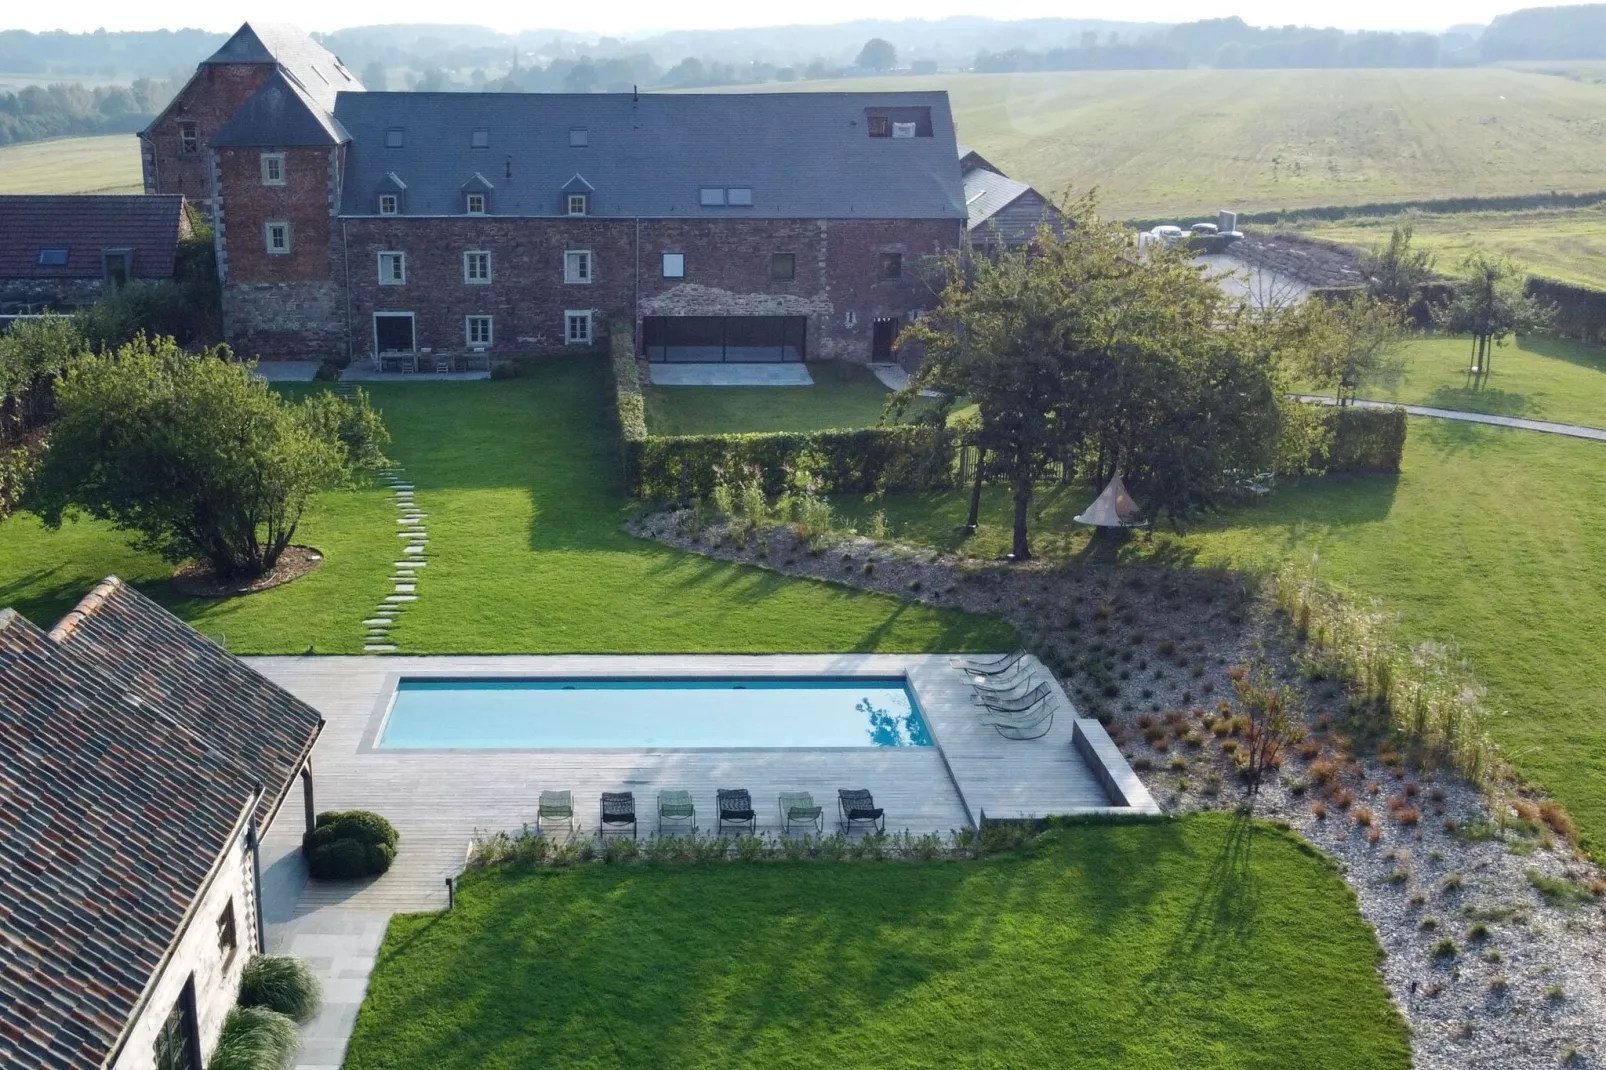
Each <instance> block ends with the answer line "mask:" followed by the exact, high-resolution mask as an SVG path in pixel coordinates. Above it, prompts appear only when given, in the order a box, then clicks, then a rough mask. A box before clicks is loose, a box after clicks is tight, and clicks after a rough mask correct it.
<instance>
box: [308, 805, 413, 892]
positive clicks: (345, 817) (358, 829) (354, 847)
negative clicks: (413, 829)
mask: <svg viewBox="0 0 1606 1070" xmlns="http://www.w3.org/2000/svg"><path fill="white" fill-rule="evenodd" d="M398 839H399V837H398V836H397V834H396V829H395V827H394V826H392V825H391V823H390V822H389V821H386V820H385V819H384V818H382V817H380V816H379V815H378V814H375V813H370V812H369V811H367V810H330V811H326V812H325V813H321V814H319V815H318V820H317V821H316V822H315V823H314V826H313V829H312V831H311V832H309V833H307V834H306V835H305V836H303V837H302V838H301V852H302V854H303V855H305V856H306V860H307V872H308V873H310V874H311V875H312V876H313V877H314V878H316V879H318V880H326V881H327V880H335V881H338V880H352V879H354V878H357V877H372V876H377V875H378V874H380V873H383V872H385V871H386V870H388V869H389V868H390V863H391V862H392V861H393V860H394V859H395V857H396V842H397V840H398Z"/></svg>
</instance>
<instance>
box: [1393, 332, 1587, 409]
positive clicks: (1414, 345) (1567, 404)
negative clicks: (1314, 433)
mask: <svg viewBox="0 0 1606 1070" xmlns="http://www.w3.org/2000/svg"><path fill="white" fill-rule="evenodd" d="M1471 345H1472V343H1471V342H1470V341H1468V340H1466V339H1464V338H1453V337H1443V338H1439V337H1432V338H1416V339H1413V340H1412V341H1410V342H1408V343H1407V344H1406V346H1405V348H1404V350H1403V354H1402V355H1403V356H1404V358H1405V374H1404V376H1403V377H1402V378H1401V379H1400V381H1399V383H1398V384H1396V385H1395V386H1394V387H1393V388H1385V387H1382V386H1369V387H1367V388H1365V389H1364V390H1362V391H1361V394H1362V396H1363V397H1367V398H1372V399H1375V400H1379V401H1398V402H1401V403H1402V404H1406V405H1433V406H1436V407H1438V408H1442V409H1463V410H1465V411H1467V412H1487V413H1493V414H1495V415H1497V416H1525V417H1527V418H1529V419H1531V420H1554V421H1556V422H1558V423H1570V424H1584V425H1585V426H1588V427H1606V349H1602V348H1600V347H1599V346H1586V345H1582V344H1580V343H1577V342H1569V341H1567V340H1566V339H1564V338H1541V337H1535V338H1522V339H1513V340H1508V341H1507V343H1506V344H1505V345H1504V346H1500V347H1497V348H1496V349H1495V351H1494V357H1493V359H1492V361H1491V362H1490V363H1491V366H1492V367H1493V368H1494V371H1493V372H1491V373H1490V375H1489V377H1488V379H1486V380H1485V383H1484V385H1483V386H1482V387H1481V388H1479V389H1476V390H1474V389H1472V387H1471V386H1470V384H1469V382H1468V376H1467V366H1468V365H1469V364H1470V363H1471V360H1470V357H1471V352H1470V349H1471Z"/></svg>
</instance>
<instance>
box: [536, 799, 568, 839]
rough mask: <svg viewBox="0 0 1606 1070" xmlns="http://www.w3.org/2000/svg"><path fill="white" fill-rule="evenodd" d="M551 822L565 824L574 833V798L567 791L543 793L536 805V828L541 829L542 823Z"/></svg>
mask: <svg viewBox="0 0 1606 1070" xmlns="http://www.w3.org/2000/svg"><path fill="white" fill-rule="evenodd" d="M543 821H550V822H553V823H554V824H556V823H557V822H560V821H561V822H563V824H564V826H565V827H566V828H567V829H568V830H569V831H570V832H571V833H572V832H573V831H574V797H573V796H571V795H570V794H569V793H568V792H566V791H543V792H542V793H541V798H540V800H539V801H538V802H537V803H536V805H535V827H536V830H537V831H540V829H541V822H543Z"/></svg>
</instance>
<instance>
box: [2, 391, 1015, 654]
mask: <svg viewBox="0 0 1606 1070" xmlns="http://www.w3.org/2000/svg"><path fill="white" fill-rule="evenodd" d="M605 372H606V369H605V367H604V365H603V363H602V362H600V361H592V360H579V361H569V362H553V363H548V364H541V365H537V366H535V367H533V368H532V369H531V370H530V372H529V375H528V377H527V378H523V379H516V380H509V381H506V382H495V383H492V382H479V383H428V384H424V383H408V384H396V385H390V384H386V385H382V386H378V387H375V388H374V390H373V397H374V401H375V403H376V405H377V406H378V407H379V408H380V409H381V410H382V411H383V413H384V415H385V420H386V423H387V425H388V426H389V428H390V430H391V434H392V436H393V437H394V440H395V441H394V443H393V444H392V447H391V448H390V453H391V454H392V456H394V457H395V458H396V459H397V460H398V461H399V462H400V463H401V464H402V465H404V466H405V467H406V471H407V475H408V477H409V478H410V479H411V480H412V481H413V483H414V484H415V485H416V487H417V500H418V503H419V506H420V507H421V508H422V509H423V510H424V511H425V512H427V513H428V514H429V520H428V524H429V532H430V543H429V552H428V558H427V559H428V561H429V564H428V565H427V566H426V568H425V569H424V573H423V578H422V579H421V581H420V587H419V595H420V598H419V601H418V602H416V603H413V604H412V605H411V606H410V607H409V608H408V610H407V611H406V612H405V613H404V614H403V615H402V618H401V624H400V625H399V626H398V627H397V628H396V629H395V632H396V635H397V639H398V641H399V643H400V645H401V647H402V649H403V651H409V652H429V653H473V652H484V653H516V652H522V653H548V652H562V651H643V652H645V651H777V652H780V651H819V650H872V649H881V650H892V649H896V650H947V649H977V648H986V649H997V648H1000V647H1007V646H1008V645H1009V644H1010V643H1011V642H1012V640H1013V638H1014V633H1013V629H1011V628H1009V627H1008V626H1006V625H1004V624H1002V623H1001V622H999V621H997V620H996V619H993V618H986V617H975V616H968V615H965V614H961V613H955V612H947V611H943V612H939V611H935V610H931V609H927V608H923V607H920V606H916V605H911V604H908V603H904V602H900V601H898V600H896V599H892V598H887V597H883V596H878V595H870V594H864V593H861V592H857V591H853V590H850V589H848V588H845V587H837V586H832V585H828V584H823V583H815V582H811V581H801V580H792V579H786V578H783V577H780V576H777V575H776V574H774V573H769V572H764V571H761V570H757V569H750V568H743V567H738V566H733V565H728V564H721V563H718V562H714V561H710V560H708V559H706V558H702V557H697V556H694V555H690V554H683V553H679V552H676V551H673V550H670V549H668V548H665V547H662V546H659V545H657V544H655V543H650V542H645V541H642V540H638V539H634V538H631V537H629V536H627V535H625V534H624V533H623V532H621V531H620V523H621V522H622V521H623V520H624V518H625V516H626V509H627V505H626V503H625V501H624V500H623V495H622V491H621V486H620V483H621V481H620V478H619V468H618V464H617V461H616V459H615V452H614V451H615V437H616V432H615V431H614V430H613V427H612V425H611V423H610V420H609V417H608V412H607V406H606V394H605V390H604V386H605V383H604V378H603V376H604V374H605ZM395 530H396V512H395V509H394V507H393V506H392V505H391V504H390V502H389V500H388V498H387V497H386V496H385V494H384V493H382V492H381V491H379V490H375V489H370V490H365V491H361V492H357V493H354V494H331V495H325V496H324V497H323V498H322V499H321V500H320V501H319V502H318V504H317V507H316V508H315V509H314V510H313V511H312V513H311V514H310V515H309V516H308V518H307V520H306V522H305V525H304V527H303V528H302V530H301V532H300V534H299V535H298V541H304V542H307V543H310V544H311V545H314V546H317V547H319V548H320V549H322V550H323V551H324V552H325V553H326V554H327V555H328V559H327V562H326V564H325V565H324V566H323V567H322V568H321V569H320V570H319V571H317V572H316V573H313V574H312V575H310V576H307V577H305V578H303V579H301V580H297V581H296V582H294V583H292V584H289V585H287V586H285V587H282V588H279V589H277V590H274V591H268V592H265V593H263V594H258V595H251V596H249V597H246V598H242V599H236V600H229V601H227V602H222V603H211V602H198V601H194V600H184V599H175V598H174V597H173V596H172V595H171V593H170V592H169V590H168V588H167V584H166V577H167V576H168V575H169V574H170V572H171V569H170V568H169V567H168V566H166V565H165V564H163V563H162V562H161V561H159V560H157V559H155V558H154V557H152V556H150V555H147V554H140V553H136V552H134V551H131V550H129V549H128V548H127V544H126V540H125V539H124V538H123V537H122V536H121V535H118V534H117V533H115V532H112V531H110V530H109V529H107V528H106V527H104V526H102V525H100V524H97V523H90V522H80V523H77V524H71V525H68V526H67V527H65V528H64V529H63V530H62V531H61V532H58V533H50V532H46V531H44V530H43V529H42V528H41V527H40V526H39V524H38V523H37V521H35V520H34V519H33V518H32V517H30V516H27V515H21V516H17V517H14V518H12V519H10V520H8V521H6V522H5V523H4V524H0V605H12V606H15V607H16V608H17V609H18V610H20V611H21V612H23V613H24V614H26V615H27V616H29V617H30V618H32V619H33V620H34V621H36V622H38V623H51V622H54V621H55V619H56V618H57V617H59V616H60V614H61V613H62V612H64V611H65V610H67V609H68V608H70V607H71V605H72V604H73V602H74V601H76V600H77V599H78V598H79V597H81V596H82V595H83V594H84V593H85V592H86V591H88V590H89V588H90V587H91V586H92V585H93V584H94V583H95V582H96V581H97V580H99V579H100V578H102V577H103V576H105V575H107V574H108V573H113V572H115V573H117V574H118V575H121V576H123V578H125V579H127V580H129V581H131V582H133V583H135V584H136V585H138V586H140V588H141V589H142V590H145V591H146V592H147V593H149V594H151V595H153V596H154V597H156V598H158V599H160V600H161V601H162V602H163V603H165V604H166V605H168V606H170V607H171V608H173V609H174V610H175V611H176V612H178V613H179V614H180V615H181V616H183V617H184V618H185V619H187V620H189V621H190V622H191V623H193V624H194V625H195V626H196V627H197V628H199V629H200V630H202V631H204V632H208V633H212V634H221V635H222V636H223V637H224V639H225V641H226V642H227V645H228V647H229V649H231V650H233V651H235V652H239V653H300V652H302V651H304V650H306V649H307V648H308V647H309V646H311V647H313V648H314V649H316V650H317V651H318V652H319V653H356V652H358V651H360V649H361V647H362V635H363V628H362V627H361V624H360V622H361V620H362V618H363V617H366V616H368V614H369V611H370V610H371V609H372V607H373V606H375V605H377V604H378V602H379V600H380V599H381V598H382V597H384V595H386V594H388V593H389V592H390V584H389V582H388V576H389V575H390V573H391V565H390V563H391V562H392V561H394V560H396V559H397V558H398V557H399V556H400V555H399V554H398V552H397V551H398V550H399V549H400V546H401V543H400V541H399V540H398V539H396V538H395Z"/></svg>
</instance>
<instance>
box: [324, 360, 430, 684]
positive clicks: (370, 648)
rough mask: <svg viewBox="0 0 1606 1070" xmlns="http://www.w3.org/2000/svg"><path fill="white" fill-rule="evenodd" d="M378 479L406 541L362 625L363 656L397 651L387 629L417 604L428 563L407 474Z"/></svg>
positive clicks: (395, 471) (343, 388)
mask: <svg viewBox="0 0 1606 1070" xmlns="http://www.w3.org/2000/svg"><path fill="white" fill-rule="evenodd" d="M355 390H356V387H354V386H352V385H351V384H350V383H339V384H337V385H336V386H335V393H337V394H340V395H341V396H343V397H350V396H351V395H352V393H353V392H354V391H355ZM379 477H380V478H381V479H383V480H384V481H385V485H386V486H388V487H389V488H390V495H391V499H392V500H393V501H394V502H395V503H396V533H395V534H396V538H398V539H402V540H405V543H406V545H404V546H403V547H402V551H401V554H400V556H401V557H402V558H403V560H400V561H397V562H396V563H395V564H394V565H393V566H392V569H393V570H394V571H393V574H392V575H391V577H390V584H391V587H392V588H393V590H392V591H391V593H390V594H388V595H386V596H385V597H384V599H383V600H382V601H381V602H380V603H379V605H378V606H377V607H375V609H374V611H373V613H372V614H370V615H369V616H368V617H366V618H364V620H363V622H362V626H363V628H364V629H365V631H364V633H363V641H362V650H363V653H364V654H394V653H395V652H396V643H395V642H394V641H393V640H394V636H392V635H391V632H390V630H391V629H392V628H394V627H395V626H396V620H397V618H398V617H399V616H400V615H401V613H402V610H404V609H406V608H407V606H408V605H410V604H411V603H413V602H416V601H418V573H419V571H420V570H422V569H423V568H424V566H425V565H427V564H429V562H428V561H426V560H424V551H425V549H426V548H427V547H428V545H429V530H428V528H426V527H425V526H424V521H425V520H427V519H429V517H428V514H426V513H421V512H419V511H418V503H417V502H416V501H414V500H413V485H412V484H411V483H409V482H408V481H407V474H406V472H404V471H403V470H402V469H401V468H400V467H399V466H397V467H393V468H384V469H381V470H380V472H379Z"/></svg>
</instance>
